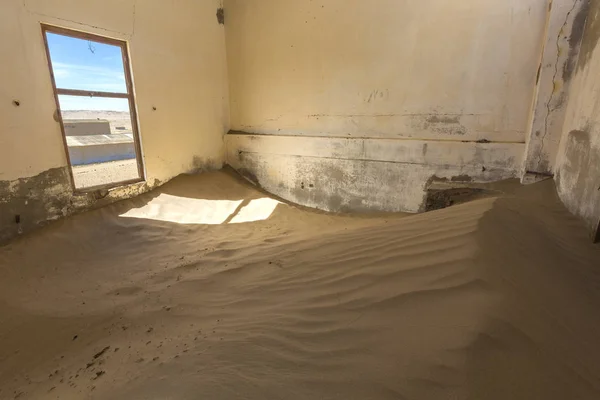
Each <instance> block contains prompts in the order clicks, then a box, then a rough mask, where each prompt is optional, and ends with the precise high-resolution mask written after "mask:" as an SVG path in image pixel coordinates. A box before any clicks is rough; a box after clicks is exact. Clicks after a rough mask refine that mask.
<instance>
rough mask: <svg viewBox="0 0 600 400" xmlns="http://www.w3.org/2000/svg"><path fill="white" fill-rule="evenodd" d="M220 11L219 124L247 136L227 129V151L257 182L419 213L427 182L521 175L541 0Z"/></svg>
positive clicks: (349, 207)
mask: <svg viewBox="0 0 600 400" xmlns="http://www.w3.org/2000/svg"><path fill="white" fill-rule="evenodd" d="M568 1H571V2H572V0H561V5H562V3H567V2H568ZM562 8H564V7H561V9H562ZM225 9H226V17H227V20H226V25H225V26H226V28H225V33H226V44H227V58H228V68H229V86H230V107H231V126H232V130H234V131H242V132H245V133H251V134H254V135H247V134H239V132H233V133H232V134H230V135H228V138H227V142H228V143H227V148H228V157H227V160H228V162H229V163H230V164H231V165H232V166H234V167H235V168H237V169H238V170H239V171H240V172H242V173H243V174H244V175H246V176H247V177H248V178H249V179H251V180H254V181H256V182H258V183H259V184H260V185H262V186H263V187H265V188H266V189H267V190H269V191H271V192H273V193H275V194H277V195H279V196H281V197H283V198H286V199H288V200H291V201H294V202H297V203H300V204H303V205H307V206H310V207H317V208H321V209H325V210H329V211H364V210H382V211H409V212H418V211H420V210H422V209H423V207H424V204H425V200H426V195H427V190H428V187H429V186H430V184H431V182H434V181H439V180H448V181H452V182H487V181H494V180H498V179H506V178H516V177H518V176H519V174H520V171H521V169H522V165H523V164H522V162H523V154H524V153H525V142H526V132H527V129H528V127H529V126H530V124H529V123H528V122H529V119H530V112H531V109H532V102H533V98H534V88H535V83H536V74H537V71H538V66H539V63H540V59H541V56H542V49H543V43H544V41H545V36H544V35H545V33H546V23H547V20H548V3H547V2H546V1H544V0H505V1H492V0H461V1H447V0H424V1H398V0H372V1H364V0H320V1H296V0H226V1H225ZM567 12H568V10H566V11H565V14H566V13H567ZM256 134H258V135H263V136H256ZM291 136H313V137H319V138H318V139H316V138H315V140H309V139H308V138H305V139H304V140H302V139H300V140H297V139H298V138H297V137H291ZM340 138H344V139H343V140H341V141H340ZM309 184H310V185H312V186H308V185H309Z"/></svg>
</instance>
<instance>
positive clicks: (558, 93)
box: [523, 0, 590, 183]
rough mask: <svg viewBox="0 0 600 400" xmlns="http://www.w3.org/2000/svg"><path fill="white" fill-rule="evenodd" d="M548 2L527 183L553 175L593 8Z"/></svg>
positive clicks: (582, 2) (576, 1)
mask: <svg viewBox="0 0 600 400" xmlns="http://www.w3.org/2000/svg"><path fill="white" fill-rule="evenodd" d="M548 3H549V7H548V14H547V19H548V22H547V26H546V31H547V32H546V38H545V41H544V50H543V52H542V54H541V59H540V63H539V72H538V79H537V84H536V87H535V97H534V102H533V106H532V112H531V118H530V124H529V125H528V130H527V135H526V138H527V150H526V152H527V153H526V155H525V157H524V165H523V182H524V183H532V182H536V181H537V180H539V179H545V178H547V177H548V176H551V175H552V174H553V170H554V167H555V165H556V163H555V161H556V155H557V151H558V146H559V142H560V139H561V135H562V126H563V124H564V121H565V112H566V109H567V99H568V98H569V89H570V87H571V81H572V78H573V74H574V72H575V68H576V66H577V60H578V57H579V49H580V45H581V38H582V36H583V30H584V27H585V22H586V19H587V15H588V11H589V5H590V2H589V0H552V1H549V2H548Z"/></svg>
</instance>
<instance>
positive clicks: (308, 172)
mask: <svg viewBox="0 0 600 400" xmlns="http://www.w3.org/2000/svg"><path fill="white" fill-rule="evenodd" d="M523 150H524V146H523V145H522V144H506V143H504V144H502V143H473V142H470V143H462V142H436V141H419V140H414V141H413V140H384V139H351V138H346V139H344V138H309V137H293V136H273V135H252V134H243V133H230V134H229V135H227V162H228V164H229V165H231V166H232V167H233V168H234V169H236V170H237V171H238V172H239V173H240V174H241V175H242V176H244V177H245V178H246V179H248V180H249V181H251V182H252V183H254V184H256V185H258V186H260V187H262V188H264V189H265V190H266V191H268V192H270V193H273V194H275V195H277V196H279V197H281V198H283V199H285V200H288V201H291V202H294V203H296V204H300V205H303V206H307V207H312V208H317V209H320V210H325V211H331V212H377V211H383V212H412V213H416V212H422V211H425V210H426V208H427V197H428V187H429V186H430V185H431V184H432V183H433V182H434V181H436V180H437V181H447V182H455V183H456V182H462V183H469V182H491V181H496V180H502V179H508V178H514V177H516V176H517V175H518V169H519V165H520V162H521V158H520V157H521V155H522V153H523Z"/></svg>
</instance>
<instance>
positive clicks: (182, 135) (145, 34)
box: [0, 0, 229, 242]
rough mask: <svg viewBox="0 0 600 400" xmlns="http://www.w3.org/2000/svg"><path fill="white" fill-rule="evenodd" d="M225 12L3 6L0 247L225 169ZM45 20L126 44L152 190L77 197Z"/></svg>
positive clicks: (205, 7)
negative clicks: (184, 177) (59, 221)
mask: <svg viewBox="0 0 600 400" xmlns="http://www.w3.org/2000/svg"><path fill="white" fill-rule="evenodd" d="M220 6H221V3H220V1H219V0H202V1H197V0H86V1H82V0H2V1H0V59H1V60H2V61H1V62H0V242H1V241H2V240H4V239H7V238H10V237H12V236H14V235H16V234H17V232H24V231H27V230H29V229H33V228H35V227H36V226H37V225H39V224H41V223H44V222H45V221H48V220H52V219H56V218H60V217H62V216H65V215H69V214H71V213H73V212H75V211H77V210H81V209H85V208H89V207H93V206H97V205H101V204H106V203H107V202H110V201H114V200H116V199H119V198H123V197H131V196H134V195H136V194H139V193H140V192H143V191H146V190H149V189H151V188H152V187H154V186H155V185H157V184H160V183H162V182H165V181H166V180H168V179H170V178H172V177H174V176H176V175H178V174H181V173H184V172H190V171H194V170H198V169H204V168H219V167H220V166H222V164H223V162H224V143H223V135H224V134H225V132H227V131H228V130H229V99H228V86H227V65H226V54H225V40H224V28H223V26H222V25H220V24H219V23H218V21H217V18H216V11H217V8H218V7H220ZM40 22H42V23H46V24H51V25H57V26H61V27H66V28H71V29H75V30H81V31H85V32H90V33H94V34H98V35H103V36H107V37H112V38H117V39H121V40H125V41H127V42H128V45H129V48H130V56H131V63H132V71H133V80H134V86H135V94H136V101H137V106H138V108H137V109H138V117H139V123H140V134H141V143H142V150H143V155H144V162H145V167H146V177H147V183H145V184H138V185H133V186H130V187H124V188H119V189H117V190H114V191H111V192H110V193H106V192H103V193H94V194H88V195H76V196H74V195H73V188H72V185H71V182H70V178H69V174H68V169H67V160H66V155H65V149H64V146H63V142H62V137H61V131H60V126H59V124H58V122H56V120H55V119H54V112H55V110H56V104H55V100H54V96H53V93H52V87H51V81H50V74H49V71H48V64H47V61H46V55H45V50H44V45H43V38H42V34H41V29H40ZM14 100H17V101H19V102H20V106H18V107H17V106H15V105H14V104H13V101H14ZM153 107H156V110H153ZM17 220H20V225H19V224H16V221H17Z"/></svg>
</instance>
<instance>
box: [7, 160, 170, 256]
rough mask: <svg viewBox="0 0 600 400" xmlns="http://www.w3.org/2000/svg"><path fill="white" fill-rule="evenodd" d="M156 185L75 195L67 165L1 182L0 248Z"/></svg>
mask: <svg viewBox="0 0 600 400" xmlns="http://www.w3.org/2000/svg"><path fill="white" fill-rule="evenodd" d="M159 185H160V182H159V181H158V180H154V182H153V183H149V182H144V183H140V184H135V185H130V186H125V187H121V188H116V189H113V190H111V191H107V190H98V191H95V192H89V193H82V194H74V193H73V188H72V186H71V177H70V173H69V167H67V166H65V167H58V168H52V169H49V170H47V171H44V172H42V173H40V174H38V175H35V176H32V177H28V178H19V179H16V180H12V181H7V180H4V181H0V245H3V244H5V243H6V242H8V241H9V240H10V239H13V238H15V237H16V236H18V235H20V234H23V233H27V232H30V231H33V230H35V229H37V228H39V227H42V226H44V225H47V224H49V223H50V222H52V221H55V220H57V219H60V218H64V217H67V216H70V215H73V214H76V213H78V212H81V211H85V210H91V209H95V208H98V207H103V206H105V205H108V204H110V203H113V202H115V201H118V200H122V199H125V198H131V197H134V196H137V195H139V194H142V193H145V192H147V191H149V190H151V189H153V188H154V187H157V186H159ZM17 221H18V222H17Z"/></svg>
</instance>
